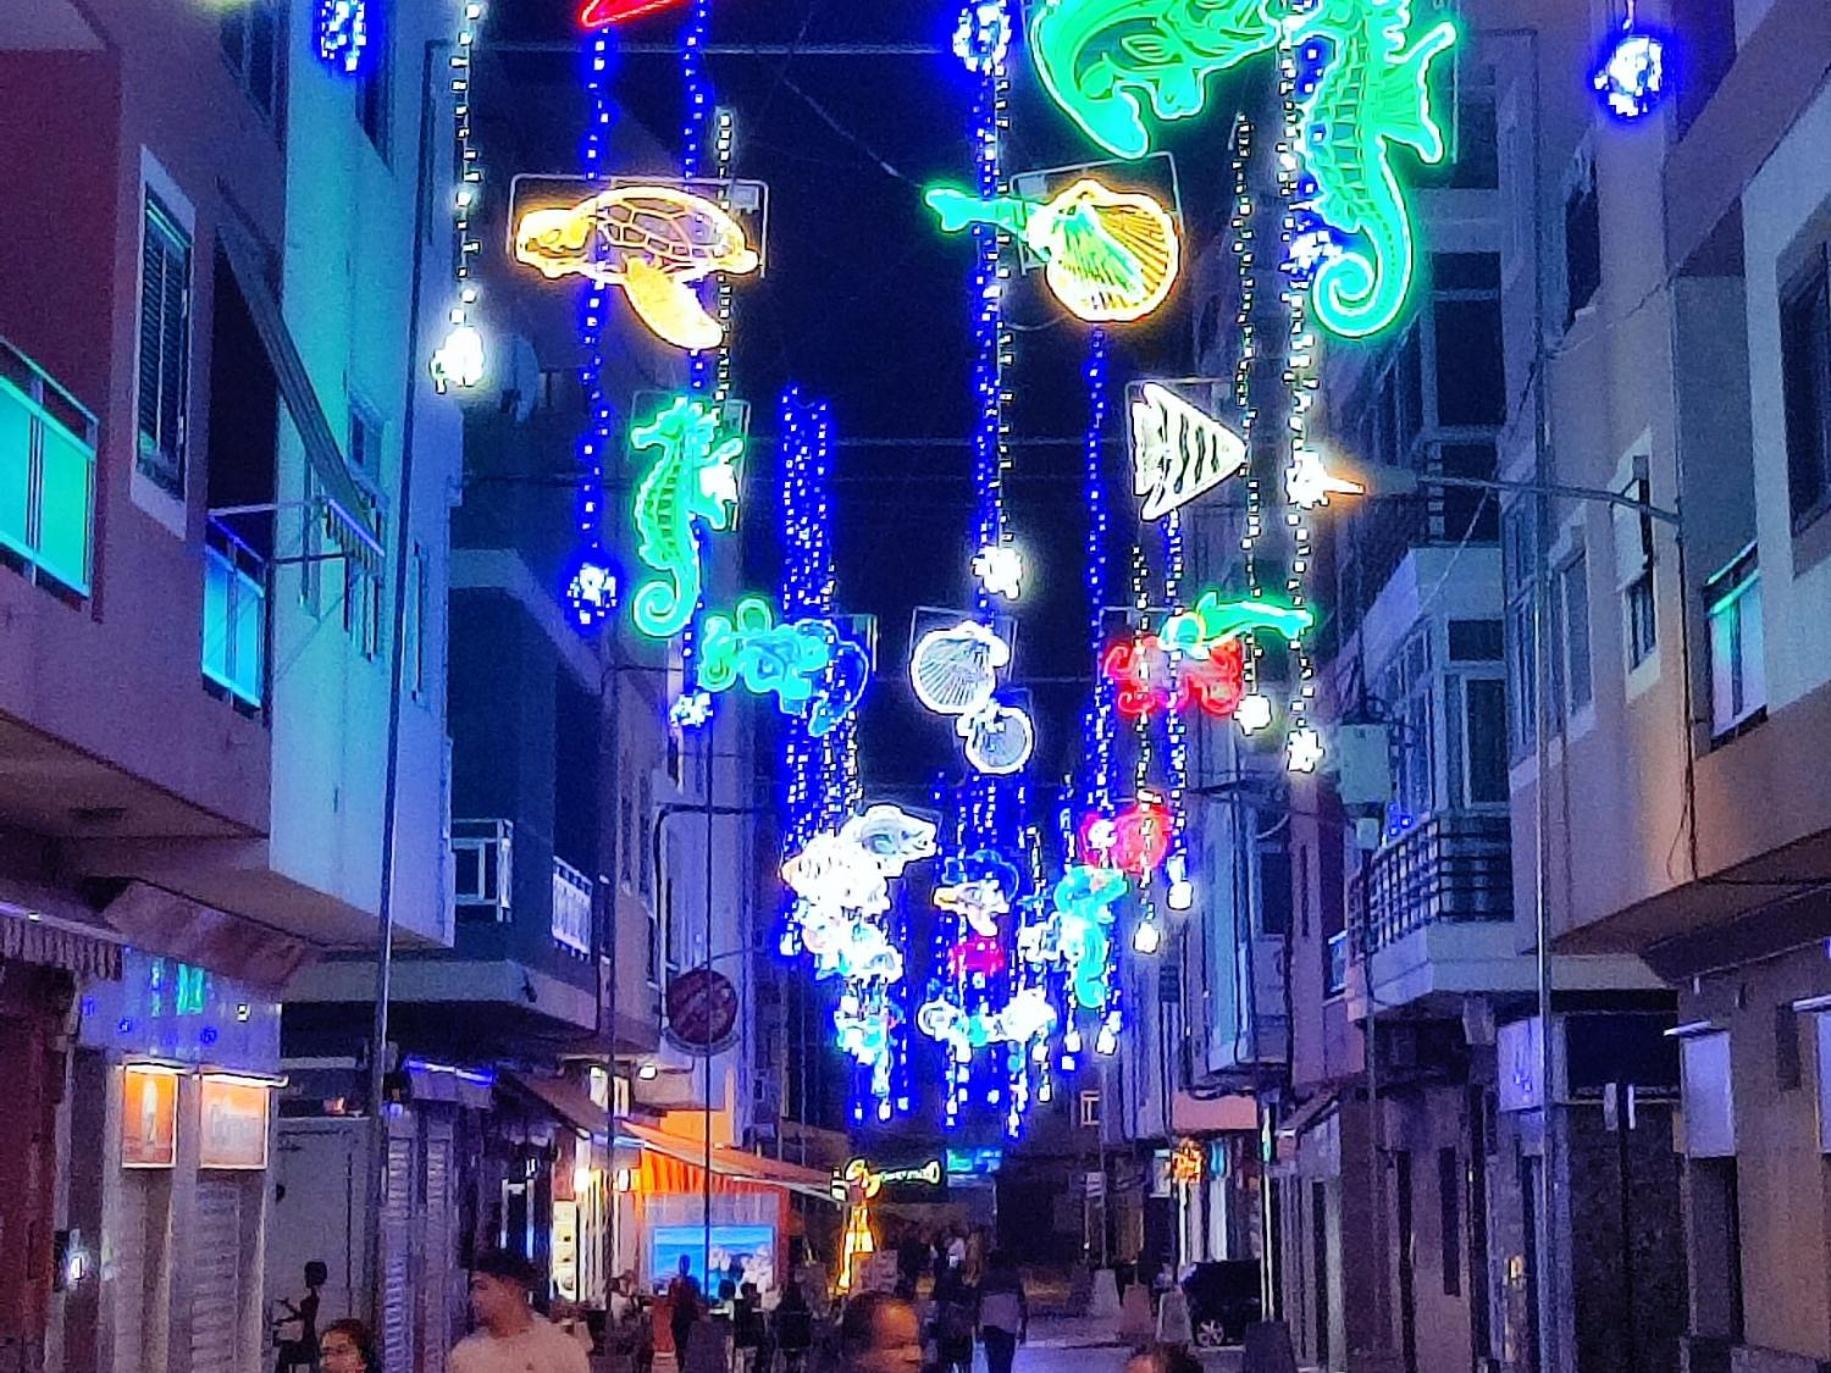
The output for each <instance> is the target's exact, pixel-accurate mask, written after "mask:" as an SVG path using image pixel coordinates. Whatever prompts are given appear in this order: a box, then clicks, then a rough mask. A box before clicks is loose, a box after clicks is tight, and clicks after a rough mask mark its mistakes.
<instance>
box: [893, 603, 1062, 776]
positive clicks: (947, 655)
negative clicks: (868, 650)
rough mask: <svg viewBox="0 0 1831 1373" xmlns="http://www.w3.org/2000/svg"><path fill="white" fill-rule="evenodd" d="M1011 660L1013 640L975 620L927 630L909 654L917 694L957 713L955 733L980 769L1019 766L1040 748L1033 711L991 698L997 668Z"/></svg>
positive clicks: (1002, 770) (943, 711)
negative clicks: (1032, 720)
mask: <svg viewBox="0 0 1831 1373" xmlns="http://www.w3.org/2000/svg"><path fill="white" fill-rule="evenodd" d="M1010 663H1011V646H1010V644H1008V643H1006V642H1005V641H1004V640H1003V639H1002V638H1000V637H999V635H998V633H997V631H995V630H993V629H991V628H990V627H988V626H986V625H982V624H980V623H979V622H978V621H976V620H962V621H960V622H959V623H958V624H955V625H950V626H948V627H946V628H943V629H931V630H929V631H928V632H927V633H926V634H924V635H923V636H922V637H921V638H920V639H918V640H917V641H916V645H915V647H914V649H912V650H911V651H910V654H909V683H910V686H911V687H912V688H914V690H915V694H916V699H917V700H918V701H920V702H921V703H922V704H923V705H925V706H927V707H928V709H930V710H932V711H934V712H935V713H936V714H937V715H951V716H954V717H956V718H955V720H954V733H955V734H957V735H959V736H960V738H961V739H962V740H963V741H965V750H964V751H965V754H966V760H967V762H969V763H971V764H972V765H973V767H975V768H976V769H978V770H979V771H980V772H986V773H992V774H995V775H1002V774H1007V773H1013V772H1016V771H1018V770H1019V769H1021V768H1022V767H1023V765H1024V764H1025V763H1027V762H1029V761H1030V754H1031V753H1032V752H1033V751H1034V750H1035V748H1036V726H1035V725H1034V724H1032V723H1031V720H1030V715H1029V712H1027V711H1025V710H1024V709H1022V708H1021V707H1018V706H1012V705H1007V704H1005V703H1003V702H1000V701H997V700H994V699H993V692H995V691H996V690H997V688H998V673H999V672H1000V671H1001V670H1002V669H1004V668H1006V667H1008V666H1010Z"/></svg>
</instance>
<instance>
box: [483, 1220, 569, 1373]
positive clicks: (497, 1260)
mask: <svg viewBox="0 0 1831 1373" xmlns="http://www.w3.org/2000/svg"><path fill="white" fill-rule="evenodd" d="M536 1280H537V1279H536V1275H535V1272H534V1266H533V1265H532V1264H530V1263H529V1262H528V1261H527V1260H526V1259H524V1258H523V1257H522V1256H521V1255H520V1254H512V1253H507V1252H505V1251H502V1250H492V1251H490V1252H488V1253H485V1254H480V1255H479V1256H478V1257H477V1261H476V1264H475V1265H474V1266H473V1267H472V1269H471V1277H470V1309H471V1315H472V1316H473V1317H474V1318H475V1320H476V1322H477V1326H478V1329H477V1330H476V1331H475V1332H474V1333H473V1334H469V1335H466V1336H465V1337H464V1338H463V1339H461V1340H459V1341H458V1344H457V1347H456V1348H455V1349H453V1350H452V1351H451V1363H450V1364H449V1368H450V1370H451V1373H591V1364H590V1360H588V1359H587V1358H586V1357H585V1351H584V1350H583V1349H581V1348H579V1345H578V1342H577V1341H576V1340H574V1339H572V1338H570V1337H569V1336H567V1335H566V1334H565V1333H564V1332H562V1331H561V1330H560V1329H559V1328H558V1327H556V1326H555V1325H553V1324H552V1322H550V1321H549V1320H548V1319H547V1318H546V1317H545V1316H543V1315H541V1314H540V1313H538V1312H537V1311H535V1310H534V1308H533V1305H532V1304H531V1303H532V1299H533V1295H534V1285H535V1282H536Z"/></svg>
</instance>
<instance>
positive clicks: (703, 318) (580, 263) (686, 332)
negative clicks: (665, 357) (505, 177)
mask: <svg viewBox="0 0 1831 1373" xmlns="http://www.w3.org/2000/svg"><path fill="white" fill-rule="evenodd" d="M515 257H516V260H517V261H519V262H525V263H526V264H527V265H528V266H530V267H532V268H534V269H535V270H536V271H538V272H539V273H540V274H541V275H542V276H544V277H547V278H549V279H550V280H555V281H557V280H558V279H559V278H561V277H564V276H571V275H575V274H576V275H578V276H582V277H586V278H589V279H590V280H592V281H596V282H600V283H602V284H603V285H605V286H616V287H619V288H621V290H622V291H623V294H624V295H625V296H627V297H628V298H629V303H630V306H631V308H632V309H634V310H635V312H636V314H637V315H639V316H640V317H641V319H642V322H643V323H644V324H646V325H647V326H648V327H649V328H650V329H651V330H653V331H654V332H655V334H656V336H657V337H659V338H661V339H663V340H665V341H666V342H668V343H671V344H673V345H674V346H675V347H676V348H688V349H700V348H716V347H718V345H719V344H720V343H721V342H722V341H723V339H724V337H725V331H724V329H723V328H722V327H721V326H720V324H719V322H718V321H717V320H715V319H714V318H712V316H711V315H709V314H707V313H706V308H705V306H703V305H701V304H700V301H699V295H698V293H697V292H696V291H695V290H694V289H693V287H694V284H695V283H697V282H700V281H703V280H705V279H706V278H707V277H709V276H711V275H712V274H713V273H714V272H727V273H730V274H732V275H734V276H742V275H744V274H746V273H749V272H754V271H756V269H757V267H758V266H759V264H760V259H759V258H758V257H757V253H756V250H755V249H754V248H752V247H751V246H750V244H749V242H748V241H747V240H746V239H745V236H744V226H743V225H741V224H739V223H738V222H737V220H736V219H734V218H733V217H732V216H731V214H730V213H729V212H728V211H726V210H725V209H724V208H723V207H722V206H719V205H717V204H715V203H714V202H712V201H710V200H707V199H706V198H705V197H704V196H697V195H693V194H691V193H690V192H687V191H683V190H680V189H678V188H676V187H672V186H618V187H616V188H614V189H612V190H608V191H601V192H599V193H598V194H597V195H594V196H592V197H591V198H590V199H588V200H582V201H580V202H579V203H578V204H577V205H571V206H563V207H560V208H556V209H549V210H529V211H528V212H527V213H526V214H524V215H523V216H522V217H521V222H520V223H519V224H517V225H516V226H515Z"/></svg>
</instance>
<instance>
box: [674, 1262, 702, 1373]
mask: <svg viewBox="0 0 1831 1373" xmlns="http://www.w3.org/2000/svg"><path fill="white" fill-rule="evenodd" d="M699 1317H700V1309H699V1279H698V1278H696V1277H694V1276H693V1260H692V1259H691V1258H689V1257H688V1256H687V1255H685V1254H682V1255H681V1256H680V1269H679V1271H678V1272H676V1273H675V1274H674V1277H673V1280H672V1281H670V1282H669V1283H668V1333H669V1334H671V1335H672V1336H673V1337H674V1363H675V1366H676V1367H678V1368H684V1367H686V1363H687V1340H688V1338H689V1337H690V1336H691V1335H692V1333H693V1326H694V1325H695V1323H697V1322H698V1320H699Z"/></svg>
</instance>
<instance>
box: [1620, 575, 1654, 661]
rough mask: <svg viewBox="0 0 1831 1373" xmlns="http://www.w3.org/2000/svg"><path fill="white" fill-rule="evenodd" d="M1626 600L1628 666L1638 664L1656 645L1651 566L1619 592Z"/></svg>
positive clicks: (1648, 655) (1644, 659) (1651, 653)
mask: <svg viewBox="0 0 1831 1373" xmlns="http://www.w3.org/2000/svg"><path fill="white" fill-rule="evenodd" d="M1622 594H1623V596H1624V597H1625V598H1626V600H1627V618H1628V666H1629V667H1639V666H1640V665H1641V664H1642V663H1644V662H1646V660H1647V659H1648V658H1650V657H1652V656H1653V652H1654V650H1655V649H1657V648H1658V647H1659V620H1658V615H1657V612H1656V611H1655V609H1654V605H1653V569H1652V568H1650V567H1649V568H1648V569H1647V570H1646V571H1645V572H1642V573H1641V574H1640V575H1639V576H1638V577H1636V578H1635V579H1634V580H1633V581H1631V582H1629V583H1628V585H1627V589H1626V590H1625V591H1624V592H1623V593H1622Z"/></svg>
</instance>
